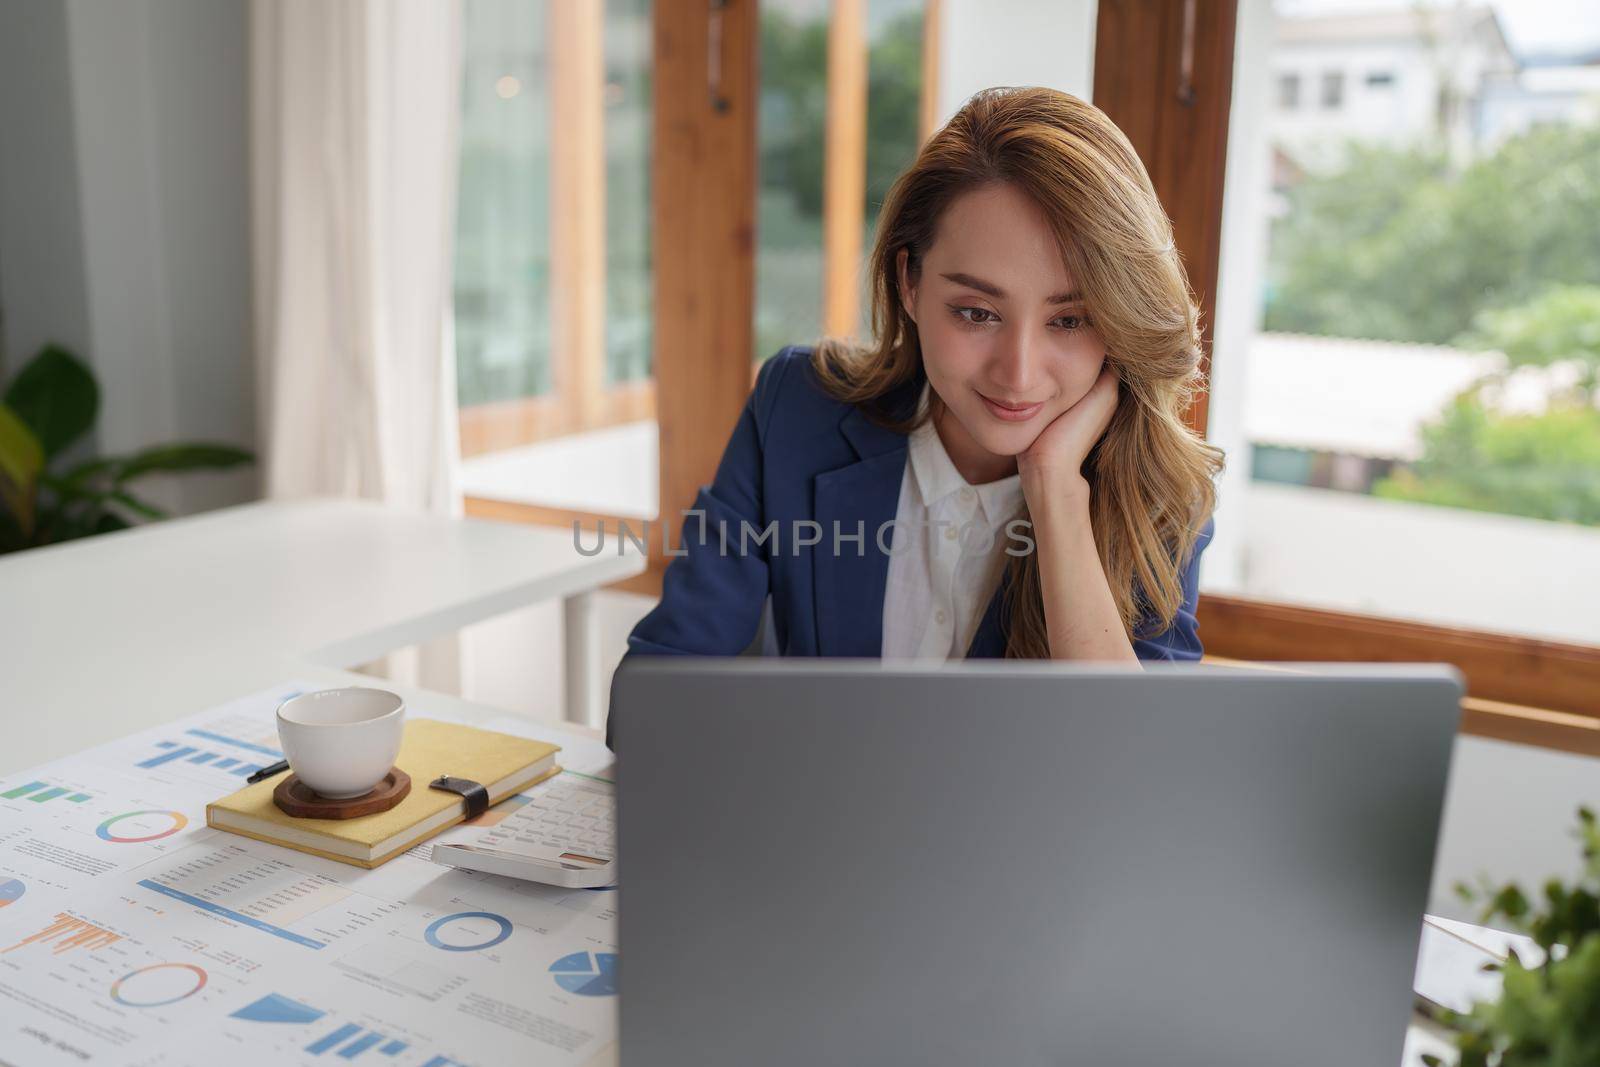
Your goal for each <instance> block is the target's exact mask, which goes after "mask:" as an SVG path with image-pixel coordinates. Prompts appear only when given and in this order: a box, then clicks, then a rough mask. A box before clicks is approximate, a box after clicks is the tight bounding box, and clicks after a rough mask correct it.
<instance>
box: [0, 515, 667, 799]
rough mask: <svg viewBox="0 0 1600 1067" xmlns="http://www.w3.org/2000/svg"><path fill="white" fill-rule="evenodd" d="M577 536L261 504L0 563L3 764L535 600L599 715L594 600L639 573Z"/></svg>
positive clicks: (29, 760)
mask: <svg viewBox="0 0 1600 1067" xmlns="http://www.w3.org/2000/svg"><path fill="white" fill-rule="evenodd" d="M644 566H645V561H644V558H643V557H642V556H641V555H639V554H638V553H637V552H629V553H628V554H626V555H619V554H618V553H617V551H616V550H615V549H614V548H613V547H612V546H611V545H610V544H608V545H607V548H606V551H604V552H602V553H601V554H599V555H596V556H592V557H586V556H583V555H580V554H579V553H578V552H577V551H576V549H575V548H574V546H573V542H572V535H571V532H570V531H564V530H555V529H545V528H539V527H532V526H522V525H513V524H502V523H492V522H484V521H480V520H474V519H461V520H452V519H445V518H438V517H433V516H424V515H414V514H406V513H401V512H396V511H392V510H389V509H386V508H383V507H381V506H379V505H376V504H371V503H366V502H360V501H346V500H304V501H283V502H262V503H257V504H248V505H244V506H242V507H236V508H226V509H223V510H220V511H214V512H210V513H207V514H204V515H198V516H194V517H192V518H186V519H178V520H174V521H170V522H164V523H157V524H154V525H151V526H145V527H139V528H136V529H133V530H128V531H124V532H120V533H115V534H108V535H104V536H101V537H95V538H91V539H88V540H85V541H79V542H70V543H67V544H63V545H55V546H51V547H48V548H41V549H34V550H32V551H28V552H21V553H17V554H15V555H10V556H5V557H0V610H3V614H0V722H4V723H5V724H6V726H7V727H8V729H7V742H6V744H5V746H4V747H3V749H0V773H4V772H5V771H8V770H14V769H18V768H22V767H29V766H32V765H34V764H38V763H42V762H44V761H46V760H49V759H52V758H54V757H57V756H61V755H63V754H66V753H68V752H73V751H76V750H78V749H82V748H84V747H86V746H88V745H92V744H96V743H99V742H101V741H105V740H109V739H111V738H113V737H118V736H121V735H123V734H127V733H131V732H133V731H135V730H139V729H142V728H145V727H148V726H152V725H154V724H156V723H160V722H165V721H167V720H170V719H172V718H175V717H176V716H178V715H180V714H183V713H187V712H191V711H196V710H198V709H200V708H204V707H208V706H210V705H213V704H216V703H218V702H220V701H223V700H226V699H228V698H229V697H232V696H236V695H238V694H240V693H244V692H249V691H251V690H253V689H256V688H260V687H262V686H267V685H271V684H273V683H274V682H275V681H277V680H280V679H282V678H284V677H287V676H290V675H292V674H293V673H294V672H295V671H296V670H298V669H301V668H302V667H303V666H304V665H305V664H306V663H308V662H309V663H315V664H321V665H325V666H330V667H351V666H355V665H357V664H360V663H364V662H367V661H369V660H372V659H375V658H376V657H378V656H380V655H382V654H383V653H385V652H389V651H392V650H394V649H396V648H401V647H404V646H406V645H410V644H414V643H417V642H420V641H424V640H427V639H429V638H433V637H437V636H440V635H442V634H447V633H451V632H453V631H455V630H458V629H460V628H461V627H462V626H465V625H467V624H468V623H472V622H476V621H479V620H481V619H485V618H488V617H491V616H494V615H497V614H500V613H502V612H506V611H509V610H512V609H514V608H519V607H523V606H526V605H528V604H532V603H535V602H537V601H541V600H548V599H552V598H560V599H562V600H564V601H565V607H566V639H567V657H566V662H567V677H568V689H567V694H566V704H567V714H568V717H569V718H570V719H572V720H574V721H577V722H583V723H588V724H590V725H595V724H597V723H598V718H599V707H600V704H601V700H600V695H601V693H602V692H603V690H602V688H601V686H602V679H601V678H600V667H599V652H598V645H599V641H598V635H597V633H596V620H595V614H594V609H593V604H592V594H593V592H594V591H595V590H597V589H598V588H599V587H601V586H603V585H605V584H607V583H609V582H614V581H617V580H619V579H622V578H626V577H629V576H631V575H634V574H637V573H639V572H640V571H641V570H643V569H644Z"/></svg>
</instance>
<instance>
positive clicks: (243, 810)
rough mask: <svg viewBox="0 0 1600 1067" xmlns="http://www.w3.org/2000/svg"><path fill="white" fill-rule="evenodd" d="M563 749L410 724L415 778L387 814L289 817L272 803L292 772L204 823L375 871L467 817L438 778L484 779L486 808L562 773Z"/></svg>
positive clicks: (404, 766) (407, 742)
mask: <svg viewBox="0 0 1600 1067" xmlns="http://www.w3.org/2000/svg"><path fill="white" fill-rule="evenodd" d="M559 751H561V748H560V746H559V745H552V744H548V743H546V742H544V741H530V740H529V739H528V738H525V737H514V736H512V735H511V734H502V733H496V732H494V731H493V730H480V729H478V728H476V727H473V726H460V725H457V724H456V723H448V722H438V721H436V720H434V719H412V720H410V721H408V722H407V723H406V729H405V737H404V738H403V740H402V741H401V743H400V758H399V759H397V760H396V761H395V765H396V766H398V767H399V768H400V769H401V770H402V771H405V772H406V773H407V774H409V775H410V776H411V792H410V793H408V794H407V795H406V798H405V799H404V800H402V801H401V802H400V803H399V804H396V805H395V806H394V807H392V808H390V809H389V810H388V811H380V812H378V813H377V814H375V815H362V816H360V817H358V818H354V819H297V818H295V817H293V816H290V815H285V814H284V813H283V812H282V811H280V810H279V809H278V806H277V805H276V804H274V803H273V802H272V791H273V789H275V788H277V785H278V783H279V782H280V781H282V780H283V775H284V774H288V773H289V772H288V771H284V772H283V774H278V775H274V776H273V777H271V778H267V779H265V780H263V781H260V782H257V783H255V784H254V785H247V786H245V787H244V788H243V789H241V790H239V791H238V792H237V793H232V794H230V795H228V796H225V797H223V798H222V799H221V800H218V801H215V802H214V803H211V804H207V805H206V825H207V826H214V827H216V828H217V829H219V830H227V831H229V832H230V833H235V834H242V835H244V836H245V837H253V838H255V839H256V840H258V841H270V842H271V843H273V844H275V845H283V846H285V847H286V848H293V849H299V850H300V851H301V852H309V853H311V854H312V855H314V856H322V857H324V858H326V859H330V860H339V861H340V862H341V863H353V864H355V865H356V866H358V867H376V866H378V865H379V864H381V863H384V862H386V861H388V860H391V859H393V858H394V857H395V856H398V855H399V854H400V853H402V852H404V851H405V850H406V849H408V848H411V847H412V846H413V845H415V844H416V843H417V842H419V841H426V840H427V839H428V838H430V837H432V836H433V835H434V834H437V833H439V832H440V831H441V830H446V829H448V828H450V827H452V826H454V825H455V824H456V823H458V822H461V821H462V820H463V819H465V818H466V817H467V802H466V801H465V800H464V799H463V798H462V797H460V796H459V795H457V794H455V793H447V792H445V791H444V790H442V789H429V788H428V783H429V782H431V781H432V780H433V779H435V778H437V777H439V775H441V774H449V775H452V776H454V777H456V778H470V779H472V780H473V781H475V782H480V783H482V784H483V786H484V787H485V788H486V789H488V790H489V803H490V804H491V805H492V804H498V803H500V801H502V800H504V799H505V798H506V797H508V796H511V795H512V794H513V793H520V792H521V791H522V790H524V789H526V788H528V787H529V786H531V785H534V784H535V783H537V782H542V781H544V780H545V779H546V778H548V777H550V776H551V775H553V774H555V773H556V772H557V771H559V770H561V768H560V767H558V766H556V753H557V752H559Z"/></svg>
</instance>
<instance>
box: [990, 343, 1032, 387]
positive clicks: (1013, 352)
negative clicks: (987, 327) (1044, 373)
mask: <svg viewBox="0 0 1600 1067" xmlns="http://www.w3.org/2000/svg"><path fill="white" fill-rule="evenodd" d="M1035 351H1037V345H1036V343H1035V342H1034V339H1033V338H1032V337H1030V336H1029V334H1028V331H1027V330H1025V329H1015V330H1009V331H1007V332H1006V335H1005V337H1004V339H1003V341H1002V342H1001V345H1000V348H999V350H998V351H997V352H996V353H995V361H994V365H993V366H992V367H991V368H990V370H989V376H990V378H992V379H993V381H994V384H995V385H997V386H999V387H1000V388H1002V389H1005V390H1006V391H1007V393H1008V394H1009V395H1008V396H1007V398H1006V399H1009V400H1022V399H1025V398H1026V397H1027V394H1028V391H1029V390H1030V389H1032V388H1033V371H1034V367H1033V361H1034V355H1033V354H1034V352H1035Z"/></svg>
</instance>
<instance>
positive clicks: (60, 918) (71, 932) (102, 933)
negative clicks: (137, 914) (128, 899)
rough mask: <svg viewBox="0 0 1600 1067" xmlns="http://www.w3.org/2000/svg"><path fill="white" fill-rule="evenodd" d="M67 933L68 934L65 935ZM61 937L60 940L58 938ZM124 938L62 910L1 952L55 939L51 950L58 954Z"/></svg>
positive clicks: (102, 945)
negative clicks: (37, 930) (43, 926)
mask: <svg viewBox="0 0 1600 1067" xmlns="http://www.w3.org/2000/svg"><path fill="white" fill-rule="evenodd" d="M63 935H66V936H63ZM57 938H60V940H56V939H57ZM121 940H122V935H121V934H114V933H112V932H111V931H110V930H102V929H100V927H98V926H96V925H95V924H94V923H91V922H86V921H84V920H83V919H79V918H77V917H76V916H72V915H68V914H67V913H66V912H64V911H61V912H57V913H56V921H55V922H53V923H51V924H50V925H49V926H46V927H45V928H44V929H43V930H40V931H39V932H38V933H36V934H34V935H33V936H32V937H25V938H23V939H22V940H21V941H18V942H17V943H16V944H15V945H12V946H11V947H10V948H7V949H4V950H0V952H10V951H12V950H13V949H19V948H21V947H22V946H23V945H31V944H33V943H34V942H35V941H55V944H54V945H52V946H51V947H50V951H51V952H53V953H55V954H56V955H58V956H59V955H60V954H61V953H63V952H67V951H69V950H71V949H75V948H90V949H94V948H105V947H106V946H107V945H113V944H116V943H117V942H118V941H121Z"/></svg>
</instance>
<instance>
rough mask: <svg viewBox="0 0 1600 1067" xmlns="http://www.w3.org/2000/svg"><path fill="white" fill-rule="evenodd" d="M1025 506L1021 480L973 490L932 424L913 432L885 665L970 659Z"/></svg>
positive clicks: (886, 613)
mask: <svg viewBox="0 0 1600 1067" xmlns="http://www.w3.org/2000/svg"><path fill="white" fill-rule="evenodd" d="M927 403H928V390H927V387H924V388H923V393H922V405H923V408H924V409H925V408H926V406H927ZM1022 502H1023V497H1022V478H1021V476H1020V475H1016V474H1013V475H1011V476H1010V477H1009V478H1002V479H1001V480H999V481H997V482H988V483H986V484H984V485H969V484H967V481H966V479H964V478H962V477H961V472H960V471H958V470H956V467H955V464H954V463H952V462H951V461H950V454H949V453H948V452H946V451H945V449H944V443H943V442H942V441H940V440H939V432H938V431H937V430H935V429H934V427H933V423H932V422H931V421H929V422H925V423H923V424H922V425H921V426H919V427H918V428H917V429H916V430H913V431H912V433H911V437H910V440H909V442H908V448H907V456H906V470H905V474H904V476H902V478H901V480H900V502H899V504H898V506H897V507H896V510H895V528H894V536H893V539H892V540H891V541H889V544H890V553H889V578H888V586H887V587H886V589H885V591H884V597H883V658H884V659H886V660H946V659H960V658H962V657H964V656H966V654H967V647H968V646H969V645H971V643H972V638H973V635H974V634H975V633H977V630H978V623H979V622H980V621H982V619H983V613H984V609H985V608H987V607H988V606H989V600H990V598H991V597H993V595H994V591H995V589H996V588H997V587H998V584H999V580H1000V572H1001V569H1002V567H1003V566H1004V562H1005V559H1006V557H1005V548H1006V545H1007V544H1008V543H1009V542H1008V541H1007V539H1006V532H1005V527H1006V524H1007V523H1008V522H1010V521H1011V520H1012V519H1014V518H1016V517H1017V515H1018V513H1019V512H1020V511H1021V509H1022Z"/></svg>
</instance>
